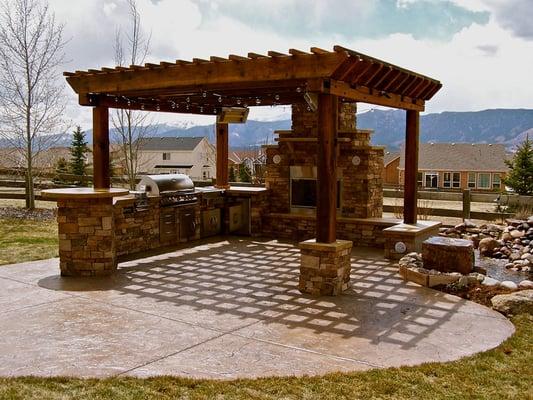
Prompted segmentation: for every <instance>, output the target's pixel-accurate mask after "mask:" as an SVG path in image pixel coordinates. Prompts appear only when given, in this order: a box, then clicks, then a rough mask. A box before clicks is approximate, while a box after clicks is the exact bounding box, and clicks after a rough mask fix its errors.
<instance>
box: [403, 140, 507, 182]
mask: <svg viewBox="0 0 533 400" xmlns="http://www.w3.org/2000/svg"><path fill="white" fill-rule="evenodd" d="M404 154H405V152H404V151H403V150H402V151H401V152H400V161H399V166H398V172H399V173H398V184H400V185H403V181H404V180H403V176H404V165H405V157H404ZM509 158H510V156H509V155H508V154H507V153H506V151H505V146H504V145H503V144H485V143H421V144H420V145H419V157H418V185H419V186H421V187H423V188H431V189H466V188H469V189H476V190H500V189H502V188H503V183H502V178H503V177H504V176H505V174H506V173H507V172H508V167H507V165H506V164H505V160H506V159H509Z"/></svg>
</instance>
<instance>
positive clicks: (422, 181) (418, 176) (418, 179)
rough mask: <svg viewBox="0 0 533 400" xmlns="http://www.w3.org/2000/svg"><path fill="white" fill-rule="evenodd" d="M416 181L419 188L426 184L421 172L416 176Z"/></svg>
mask: <svg viewBox="0 0 533 400" xmlns="http://www.w3.org/2000/svg"><path fill="white" fill-rule="evenodd" d="M416 181H417V183H418V186H420V187H422V184H423V183H424V178H423V174H422V172H419V173H417V174H416Z"/></svg>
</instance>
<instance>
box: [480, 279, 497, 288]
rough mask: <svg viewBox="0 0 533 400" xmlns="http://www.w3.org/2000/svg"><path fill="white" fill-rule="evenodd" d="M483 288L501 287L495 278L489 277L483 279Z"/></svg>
mask: <svg viewBox="0 0 533 400" xmlns="http://www.w3.org/2000/svg"><path fill="white" fill-rule="evenodd" d="M481 284H482V285H483V286H490V287H498V286H500V281H499V280H497V279H494V278H491V277H489V276H486V277H485V279H483V282H481Z"/></svg>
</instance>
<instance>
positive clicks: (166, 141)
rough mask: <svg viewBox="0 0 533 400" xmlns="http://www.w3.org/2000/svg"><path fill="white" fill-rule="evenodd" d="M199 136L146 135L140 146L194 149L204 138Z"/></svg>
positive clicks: (152, 148)
mask: <svg viewBox="0 0 533 400" xmlns="http://www.w3.org/2000/svg"><path fill="white" fill-rule="evenodd" d="M204 138H205V137H204V136H199V137H168V136H164V137H146V138H143V139H142V142H141V145H140V146H139V148H140V149H141V150H155V151H161V150H175V151H192V150H194V149H195V148H196V146H198V144H200V142H201V141H202V140H203V139H204Z"/></svg>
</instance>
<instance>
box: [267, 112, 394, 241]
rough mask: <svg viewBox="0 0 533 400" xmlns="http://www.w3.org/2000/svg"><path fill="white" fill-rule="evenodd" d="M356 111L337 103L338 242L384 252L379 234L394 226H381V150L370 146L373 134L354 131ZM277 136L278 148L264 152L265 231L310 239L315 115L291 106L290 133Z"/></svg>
mask: <svg viewBox="0 0 533 400" xmlns="http://www.w3.org/2000/svg"><path fill="white" fill-rule="evenodd" d="M356 111H357V106H356V104H355V103H339V113H338V115H339V119H338V144H339V145H338V154H337V166H338V173H337V176H338V182H337V189H338V190H337V191H338V193H337V229H338V237H339V238H341V239H347V240H352V241H354V242H357V243H358V244H363V245H374V246H375V245H376V243H377V245H378V246H380V245H381V246H382V245H383V239H382V238H381V237H379V238H378V236H381V235H377V231H379V232H381V230H382V229H384V228H386V227H389V226H391V225H393V223H392V222H389V223H387V222H385V221H383V220H381V217H382V212H383V205H382V204H383V190H382V180H381V173H382V170H383V151H384V149H383V147H378V146H372V145H371V144H370V137H371V134H372V131H370V130H362V129H357V127H356ZM275 133H277V134H278V137H277V138H276V141H277V142H278V143H277V144H276V145H271V146H267V148H266V155H267V165H266V174H265V175H266V177H265V184H266V187H267V188H268V189H270V190H269V203H270V204H269V211H270V214H269V215H267V216H266V217H265V223H264V227H263V230H264V232H265V233H266V234H273V233H276V235H277V236H279V235H280V236H281V237H286V238H287V239H293V240H306V239H311V238H314V237H315V207H316V176H317V168H316V164H317V156H316V152H317V138H318V115H317V113H316V112H313V111H311V110H310V109H308V106H307V104H293V106H292V129H291V130H288V131H276V132H275ZM376 239H377V240H378V241H377V242H376Z"/></svg>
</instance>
